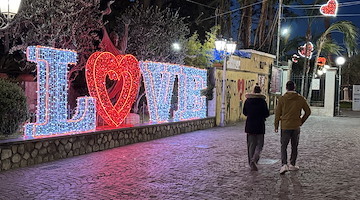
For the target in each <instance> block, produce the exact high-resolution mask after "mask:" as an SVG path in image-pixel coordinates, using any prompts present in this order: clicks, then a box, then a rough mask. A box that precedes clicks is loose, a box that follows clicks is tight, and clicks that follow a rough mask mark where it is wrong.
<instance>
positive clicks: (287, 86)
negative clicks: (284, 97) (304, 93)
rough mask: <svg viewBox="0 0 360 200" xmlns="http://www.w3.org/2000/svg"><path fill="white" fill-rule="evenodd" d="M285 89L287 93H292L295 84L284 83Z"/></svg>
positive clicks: (290, 82) (291, 82)
mask: <svg viewBox="0 0 360 200" xmlns="http://www.w3.org/2000/svg"><path fill="white" fill-rule="evenodd" d="M286 89H287V90H289V91H294V90H295V83H294V82H293V81H288V82H287V83H286Z"/></svg>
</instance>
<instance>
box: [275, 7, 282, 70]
mask: <svg viewBox="0 0 360 200" xmlns="http://www.w3.org/2000/svg"><path fill="white" fill-rule="evenodd" d="M282 2H283V0H279V9H278V30H277V44H276V66H277V67H279V56H280V31H281V15H282Z"/></svg>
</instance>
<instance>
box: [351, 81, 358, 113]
mask: <svg viewBox="0 0 360 200" xmlns="http://www.w3.org/2000/svg"><path fill="white" fill-rule="evenodd" d="M352 110H354V111H360V85H353V103H352Z"/></svg>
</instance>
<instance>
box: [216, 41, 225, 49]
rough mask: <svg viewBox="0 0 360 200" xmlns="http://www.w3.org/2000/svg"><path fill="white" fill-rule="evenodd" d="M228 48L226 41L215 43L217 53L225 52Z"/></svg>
mask: <svg viewBox="0 0 360 200" xmlns="http://www.w3.org/2000/svg"><path fill="white" fill-rule="evenodd" d="M225 47H226V40H224V39H219V40H216V41H215V49H216V50H217V51H224V50H225Z"/></svg>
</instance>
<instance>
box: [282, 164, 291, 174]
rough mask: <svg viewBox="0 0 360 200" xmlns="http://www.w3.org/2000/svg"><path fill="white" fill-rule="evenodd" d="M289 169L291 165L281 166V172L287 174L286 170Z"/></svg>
mask: <svg viewBox="0 0 360 200" xmlns="http://www.w3.org/2000/svg"><path fill="white" fill-rule="evenodd" d="M287 171H289V167H288V166H287V165H283V166H282V167H281V168H280V174H285V172H287Z"/></svg>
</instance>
